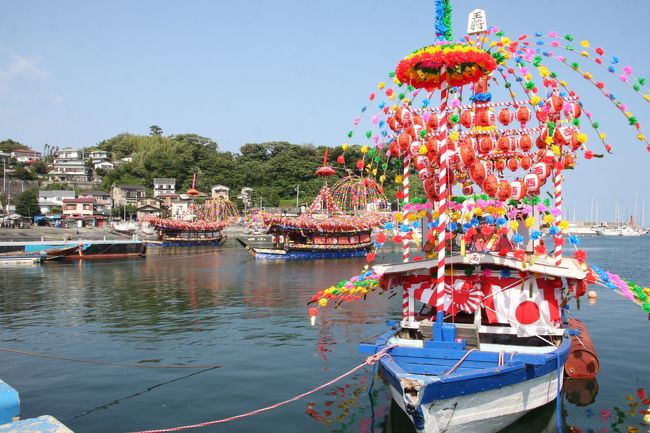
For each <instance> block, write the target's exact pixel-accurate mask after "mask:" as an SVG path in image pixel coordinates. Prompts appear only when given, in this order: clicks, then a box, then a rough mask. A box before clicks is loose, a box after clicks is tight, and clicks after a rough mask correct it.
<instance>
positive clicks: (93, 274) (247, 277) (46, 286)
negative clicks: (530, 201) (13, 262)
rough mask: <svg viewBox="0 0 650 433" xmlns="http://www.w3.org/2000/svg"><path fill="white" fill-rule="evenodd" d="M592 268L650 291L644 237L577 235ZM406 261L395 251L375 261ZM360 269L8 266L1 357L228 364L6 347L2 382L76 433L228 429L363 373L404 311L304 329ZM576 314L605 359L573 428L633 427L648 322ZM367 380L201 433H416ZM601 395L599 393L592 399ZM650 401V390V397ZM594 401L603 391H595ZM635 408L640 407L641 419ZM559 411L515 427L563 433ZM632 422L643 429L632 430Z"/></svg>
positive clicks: (163, 258) (339, 313)
mask: <svg viewBox="0 0 650 433" xmlns="http://www.w3.org/2000/svg"><path fill="white" fill-rule="evenodd" d="M581 247H583V248H584V249H585V250H586V251H587V252H588V254H589V257H588V260H589V261H590V262H592V263H594V264H598V265H600V266H601V267H603V268H604V269H607V270H610V271H612V272H616V273H620V274H622V275H623V276H626V277H628V278H630V279H632V280H633V281H636V282H637V283H639V284H643V285H646V286H648V285H650V271H649V270H648V269H647V266H646V264H647V259H648V257H650V237H643V238H635V239H632V238H616V239H615V238H584V239H583V240H582V245H581ZM382 260H385V261H396V260H398V254H397V252H394V253H390V252H389V253H385V254H383V256H382V255H379V257H378V260H377V261H378V262H380V261H382ZM364 264H365V261H364V260H363V259H349V260H337V261H308V262H287V263H282V262H256V261H255V260H254V259H253V258H251V257H250V256H248V255H247V253H246V252H245V251H244V250H243V249H242V248H238V247H237V246H236V245H234V244H229V245H226V246H225V247H224V248H223V249H221V250H184V251H182V250H181V251H180V252H176V253H175V254H169V253H164V254H154V255H148V256H147V258H146V259H140V260H128V261H119V262H118V261H113V262H83V263H73V264H53V265H50V264H48V265H43V266H39V267H26V268H10V269H7V268H5V269H1V270H0V276H1V280H0V281H1V283H0V284H1V285H2V287H1V290H0V348H10V349H17V350H24V351H33V352H38V353H42V354H50V355H56V356H63V357H69V358H81V359H88V360H97V361H110V362H116V363H138V362H142V363H144V362H148V363H151V364H155V363H158V364H160V365H163V364H187V365H192V364H193V365H220V366H221V367H220V368H212V369H207V368H206V369H198V370H189V369H185V370H180V369H178V370H176V369H174V370H170V369H141V368H129V367H110V366H103V365H92V364H83V363H75V362H70V361H61V360H55V359H47V358H37V357H30V356H25V355H18V354H13V353H7V352H2V351H0V378H2V379H3V380H4V381H6V382H8V383H9V384H11V385H12V386H13V387H15V388H16V389H17V390H18V391H19V392H20V397H21V402H22V414H21V415H22V417H23V418H28V417H34V416H39V415H42V414H51V415H54V416H56V417H57V418H58V419H60V420H61V421H62V422H64V423H65V424H66V425H68V426H69V427H70V428H72V429H73V430H74V431H75V432H94V433H103V432H127V431H136V430H144V429H153V428H164V427H172V426H177V425H185V424H193V423H198V422H203V421H209V420H214V419H220V418H225V417H229V416H233V415H237V414H240V413H243V412H247V411H249V410H252V409H257V408H260V407H264V406H267V405H270V404H273V403H276V402H279V401H282V400H285V399H288V398H290V397H293V396H294V395H297V394H299V393H302V392H305V391H307V390H309V389H312V388H314V387H316V386H318V385H320V384H322V383H324V382H326V381H328V380H330V379H332V378H333V377H336V376H338V375H339V374H341V373H343V372H346V371H348V370H350V369H351V368H353V367H354V366H356V365H358V364H360V363H361V362H362V361H363V359H364V358H363V357H362V356H361V355H359V354H358V353H357V344H358V342H359V341H361V340H365V339H368V338H370V337H372V336H374V335H376V334H378V333H380V332H382V331H383V330H384V323H385V320H386V319H387V318H398V317H399V315H400V299H398V297H394V298H392V299H386V296H385V295H383V296H381V295H377V294H373V295H371V296H369V297H368V299H367V300H366V301H362V302H357V303H356V304H354V305H352V306H345V307H344V308H342V309H338V310H328V311H326V312H325V313H324V314H322V315H321V316H320V317H319V323H318V325H317V326H316V327H311V326H310V324H309V319H308V315H307V306H306V303H307V302H308V300H309V299H310V298H311V296H312V295H313V294H314V293H315V292H316V291H317V290H319V289H322V288H325V287H328V286H329V285H330V284H332V283H335V282H338V281H340V280H342V279H345V278H348V277H349V276H351V275H354V274H356V273H358V272H359V271H360V270H361V268H362V266H363V265H364ZM598 291H599V295H600V296H599V298H598V302H597V303H596V304H595V305H589V304H588V303H587V302H586V300H585V301H583V303H582V306H581V307H582V308H581V309H580V310H579V311H578V310H576V309H575V308H574V309H573V313H574V314H575V315H576V316H577V317H578V318H580V319H582V320H583V321H584V322H585V323H586V324H587V326H588V327H589V330H590V332H591V336H592V339H593V341H594V344H595V345H596V349H597V352H598V355H599V357H600V363H601V371H600V375H599V376H598V382H597V384H594V383H588V384H572V386H573V388H574V390H575V391H573V392H572V396H571V400H572V401H568V399H567V398H566V396H565V398H564V399H563V415H562V419H563V422H564V424H565V431H568V427H569V426H576V427H578V428H580V429H582V430H583V431H588V429H590V428H591V429H593V431H602V430H601V429H603V428H607V429H609V430H608V431H613V430H612V428H613V427H614V428H616V427H617V426H616V425H614V426H613V427H612V425H611V424H612V423H613V422H615V418H612V417H610V418H607V419H603V418H602V416H603V414H604V415H607V412H604V413H603V412H602V411H603V410H604V411H610V412H614V411H615V409H614V407H618V408H620V410H621V411H622V412H623V415H620V413H619V417H621V416H622V418H621V419H622V422H621V424H620V425H621V426H623V428H622V429H623V430H625V426H626V425H638V424H639V422H640V420H639V416H638V415H637V416H635V417H632V416H631V415H629V414H626V413H627V412H629V410H630V407H629V404H628V403H629V402H628V396H629V395H631V394H635V393H636V390H637V388H638V387H643V386H645V387H648V388H650V362H648V353H649V351H648V345H649V343H650V323H649V322H648V316H647V315H646V314H644V313H643V312H641V310H640V308H639V307H637V306H636V305H634V304H632V303H631V302H629V301H628V300H626V299H624V298H622V297H619V296H617V295H615V294H613V293H611V292H609V291H608V289H599V290H598ZM371 380H372V373H371V372H370V371H369V370H362V371H361V372H359V373H358V374H356V375H354V376H352V377H349V378H347V379H345V380H344V381H342V382H340V383H338V384H337V385H335V386H332V387H329V388H327V389H325V390H323V391H321V392H318V393H316V394H314V395H312V396H309V397H307V398H306V399H304V400H301V401H298V402H295V403H292V404H290V405H287V406H284V407H281V408H279V409H275V410H272V411H270V412H266V413H263V414H260V415H256V416H254V417H249V418H245V419H241V420H237V421H233V422H230V423H226V424H220V425H216V426H212V427H207V428H203V429H200V430H192V431H200V432H242V431H245V432H264V433H267V432H269V431H274V432H307V431H309V432H311V433H321V432H322V433H325V432H337V433H338V432H359V433H371V432H393V433H395V432H412V431H413V430H412V427H411V426H410V424H409V422H408V420H407V419H405V417H404V416H403V415H402V414H401V412H400V411H399V409H398V408H396V407H395V406H394V405H391V401H390V396H389V394H388V391H387V389H386V387H385V386H384V385H383V384H382V383H381V382H380V381H379V382H377V383H376V384H375V386H374V388H373V392H372V394H371V395H370V396H369V395H368V391H367V388H368V385H369V382H370V381H371ZM596 388H597V393H594V390H596ZM649 391H650V390H649ZM594 394H596V395H594ZM637 409H638V408H637ZM554 419H555V411H554V407H553V405H550V406H547V407H544V408H542V409H540V410H538V411H535V412H534V413H532V414H531V415H530V416H528V417H526V418H525V419H524V420H523V421H522V422H519V423H518V424H517V425H513V426H512V427H511V428H510V429H508V432H509V433H514V432H524V431H525V432H526V433H537V432H552V431H555V421H554ZM634 423H636V424H634Z"/></svg>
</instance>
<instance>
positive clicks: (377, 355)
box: [130, 344, 397, 433]
mask: <svg viewBox="0 0 650 433" xmlns="http://www.w3.org/2000/svg"><path fill="white" fill-rule="evenodd" d="M394 347H397V345H396V344H392V345H390V346H386V347H384V348H383V349H381V350H380V351H379V352H377V353H375V354H373V355H370V356H369V357H368V358H366V360H365V361H363V362H362V363H361V364H359V365H357V366H356V367H354V368H353V369H351V370H349V371H347V372H345V373H343V374H341V375H340V376H337V377H335V378H334V379H332V380H330V381H328V382H325V383H324V384H322V385H319V386H317V387H316V388H313V389H311V390H309V391H307V392H304V393H302V394H299V395H297V396H295V397H292V398H290V399H288V400H284V401H281V402H279V403H275V404H273V405H271V406H266V407H263V408H260V409H255V410H252V411H250V412H246V413H242V414H239V415H234V416H231V417H228V418H222V419H217V420H213V421H206V422H202V423H198V424H190V425H184V426H178V427H169V428H163V429H154V430H140V431H134V432H130V433H166V432H175V431H181V430H189V429H194V428H201V427H207V426H211V425H215V424H223V423H226V422H229V421H235V420H238V419H242V418H246V417H249V416H253V415H257V414H260V413H263V412H268V411H270V410H272V409H276V408H279V407H281V406H285V405H287V404H289V403H293V402H294V401H298V400H300V399H302V398H304V397H307V396H308V395H311V394H314V393H316V392H318V391H321V390H323V389H325V388H327V387H328V386H331V385H333V384H335V383H336V382H338V381H340V380H341V379H344V378H345V377H347V376H350V375H351V374H354V373H356V372H357V371H358V370H360V369H362V368H364V367H367V366H369V365H373V364H375V363H376V362H378V361H379V360H380V359H381V358H383V357H384V356H388V352H389V351H390V350H391V349H393V348H394Z"/></svg>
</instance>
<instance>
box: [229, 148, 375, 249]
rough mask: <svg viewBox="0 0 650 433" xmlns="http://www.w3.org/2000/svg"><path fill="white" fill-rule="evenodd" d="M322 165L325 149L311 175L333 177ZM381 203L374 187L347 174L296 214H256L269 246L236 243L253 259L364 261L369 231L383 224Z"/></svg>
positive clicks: (371, 245)
mask: <svg viewBox="0 0 650 433" xmlns="http://www.w3.org/2000/svg"><path fill="white" fill-rule="evenodd" d="M326 162H327V151H326V152H325V158H324V162H323V166H322V167H320V168H319V169H318V170H317V171H316V175H317V176H322V177H327V176H331V175H333V174H334V173H335V171H334V169H333V168H332V167H329V166H327V165H326ZM371 191H372V193H371ZM369 197H370V198H369ZM384 201H385V199H384V200H382V199H381V194H380V193H378V190H377V185H376V184H372V183H369V182H368V181H365V183H364V180H363V179H362V178H359V177H357V178H354V180H353V179H352V177H350V176H348V177H346V178H344V179H342V180H341V181H339V182H337V184H336V185H335V188H333V189H330V187H329V186H328V185H327V182H325V184H324V185H323V187H322V188H321V190H320V191H319V193H318V195H317V196H316V198H315V199H314V201H313V202H312V204H311V205H310V206H309V208H307V209H306V210H305V212H303V213H302V214H301V215H299V216H297V217H293V216H284V215H277V214H269V213H262V214H261V218H262V220H263V223H264V225H265V226H266V227H267V228H268V229H267V233H268V234H270V235H271V240H270V243H271V244H270V245H255V244H254V243H252V242H247V241H245V240H244V239H243V238H238V241H239V242H240V243H241V244H242V245H243V246H244V247H246V248H247V249H248V251H249V252H250V254H251V255H253V256H254V257H255V258H258V259H333V258H345V257H364V256H366V255H367V254H368V253H369V252H370V250H371V249H372V248H373V241H372V236H371V234H372V230H373V229H374V228H376V227H380V226H381V225H383V223H384V221H385V218H386V215H385V214H383V213H382V212H379V211H377V210H376V209H377V206H379V204H380V203H384ZM369 204H373V206H369ZM347 205H351V206H350V207H349V206H347ZM346 210H347V211H349V212H352V214H348V213H347V212H346Z"/></svg>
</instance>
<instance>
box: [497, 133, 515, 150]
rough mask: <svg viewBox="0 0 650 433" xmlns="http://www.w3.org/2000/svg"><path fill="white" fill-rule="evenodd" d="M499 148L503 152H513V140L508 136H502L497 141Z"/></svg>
mask: <svg viewBox="0 0 650 433" xmlns="http://www.w3.org/2000/svg"><path fill="white" fill-rule="evenodd" d="M497 147H498V148H499V150H500V151H501V152H509V151H510V150H512V139H511V138H510V137H507V136H505V135H504V136H501V137H499V139H498V140H497Z"/></svg>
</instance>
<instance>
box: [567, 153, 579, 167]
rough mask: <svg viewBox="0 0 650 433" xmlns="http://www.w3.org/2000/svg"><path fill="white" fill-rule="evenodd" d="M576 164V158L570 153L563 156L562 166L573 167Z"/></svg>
mask: <svg viewBox="0 0 650 433" xmlns="http://www.w3.org/2000/svg"><path fill="white" fill-rule="evenodd" d="M575 166H576V159H575V158H574V157H573V156H572V155H566V156H565V157H564V168H573V167H575Z"/></svg>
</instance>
